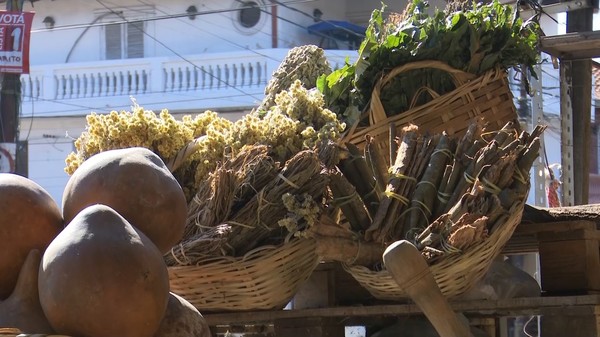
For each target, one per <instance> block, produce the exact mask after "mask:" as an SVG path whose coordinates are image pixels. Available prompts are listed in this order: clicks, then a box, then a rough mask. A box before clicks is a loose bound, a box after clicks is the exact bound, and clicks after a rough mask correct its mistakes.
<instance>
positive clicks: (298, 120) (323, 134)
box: [186, 80, 345, 186]
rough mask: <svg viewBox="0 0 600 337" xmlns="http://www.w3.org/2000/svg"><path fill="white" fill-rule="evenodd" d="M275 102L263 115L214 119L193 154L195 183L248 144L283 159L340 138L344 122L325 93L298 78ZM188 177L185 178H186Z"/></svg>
mask: <svg viewBox="0 0 600 337" xmlns="http://www.w3.org/2000/svg"><path fill="white" fill-rule="evenodd" d="M275 103H276V104H275V106H274V107H272V108H271V109H270V110H269V111H267V112H266V113H265V114H264V115H262V116H261V115H259V114H257V113H250V114H247V115H245V116H243V117H242V118H241V119H239V120H237V121H235V122H234V123H231V124H227V123H224V122H219V123H215V122H213V123H211V124H210V125H208V126H207V127H206V130H205V134H206V136H207V137H205V138H204V139H203V140H202V141H201V142H200V145H199V147H198V150H197V151H196V152H195V153H194V154H193V155H192V156H191V157H190V159H191V160H195V161H196V165H192V167H194V166H195V167H196V172H195V176H194V184H195V186H198V184H199V183H200V182H202V181H204V180H205V179H206V178H207V176H208V174H209V173H210V172H212V171H214V169H215V168H216V165H217V163H218V162H220V161H222V160H223V159H224V156H225V155H235V154H236V153H238V152H239V151H240V150H241V149H242V148H243V147H244V146H246V145H267V146H269V147H270V148H271V155H272V156H273V157H274V158H275V160H278V161H281V162H284V161H286V160H288V159H289V158H291V157H292V156H293V155H294V154H296V153H298V152H299V151H301V150H304V149H310V148H313V147H314V146H315V145H317V143H318V142H321V141H327V140H332V141H337V140H338V139H339V137H340V134H341V133H342V132H343V131H344V129H345V125H344V124H343V123H341V122H340V121H339V120H338V118H337V116H336V115H335V114H334V113H333V112H331V111H330V110H328V109H325V108H324V100H323V95H322V94H321V93H320V92H319V91H317V90H307V89H306V88H304V87H303V86H302V82H301V81H300V80H296V81H295V82H294V83H293V84H292V86H291V87H290V88H289V90H287V91H282V92H281V93H279V94H278V95H277V98H276V99H275ZM187 179H188V178H186V180H187Z"/></svg>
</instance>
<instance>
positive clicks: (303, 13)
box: [237, 0, 365, 38]
mask: <svg viewBox="0 0 600 337" xmlns="http://www.w3.org/2000/svg"><path fill="white" fill-rule="evenodd" d="M237 1H238V2H242V0H237ZM271 2H273V3H276V4H278V5H280V6H282V7H285V8H287V9H289V10H291V11H294V12H296V13H300V14H302V15H304V16H306V17H309V18H311V19H314V20H316V21H317V22H326V23H328V24H330V25H331V26H333V27H335V28H339V29H341V30H343V31H345V32H347V33H350V34H352V35H354V36H357V37H362V38H364V37H365V34H360V33H357V32H355V31H353V30H351V29H348V28H346V27H344V26H340V25H338V24H336V23H334V22H331V21H329V20H323V19H321V18H320V17H316V16H314V15H311V14H309V13H306V12H305V11H302V10H300V9H298V8H295V7H292V6H289V5H288V4H286V3H282V2H281V1H276V0H271Z"/></svg>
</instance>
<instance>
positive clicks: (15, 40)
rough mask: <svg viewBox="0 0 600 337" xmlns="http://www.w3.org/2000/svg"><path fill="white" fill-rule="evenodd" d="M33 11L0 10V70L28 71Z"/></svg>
mask: <svg viewBox="0 0 600 337" xmlns="http://www.w3.org/2000/svg"><path fill="white" fill-rule="evenodd" d="M34 14H35V13H33V12H8V11H0V72H1V73H15V74H28V73H29V37H30V34H31V23H32V21H33V15H34Z"/></svg>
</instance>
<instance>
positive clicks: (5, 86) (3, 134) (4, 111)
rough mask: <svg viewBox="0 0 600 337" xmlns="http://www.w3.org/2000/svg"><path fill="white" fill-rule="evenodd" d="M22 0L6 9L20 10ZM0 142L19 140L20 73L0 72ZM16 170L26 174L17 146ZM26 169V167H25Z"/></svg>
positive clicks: (20, 152) (11, 2)
mask: <svg viewBox="0 0 600 337" xmlns="http://www.w3.org/2000/svg"><path fill="white" fill-rule="evenodd" d="M23 2H24V0H9V1H7V2H6V10H8V11H18V12H20V11H22V10H23ZM0 79H1V80H0V83H1V88H0V121H1V122H2V123H1V128H0V142H4V143H15V144H17V143H18V142H19V115H20V108H21V75H19V74H10V73H0ZM16 148H17V149H16V157H17V160H16V161H15V162H16V164H17V165H16V172H17V173H19V174H22V175H25V176H26V175H27V174H26V170H25V171H24V170H23V167H22V165H19V163H22V161H21V160H19V156H20V155H22V154H23V151H19V146H18V144H17V146H16ZM25 169H26V168H25Z"/></svg>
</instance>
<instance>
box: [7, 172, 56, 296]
mask: <svg viewBox="0 0 600 337" xmlns="http://www.w3.org/2000/svg"><path fill="white" fill-rule="evenodd" d="M62 227H63V219H62V215H61V213H60V209H59V208H58V205H57V204H56V202H55V201H54V200H53V199H52V197H51V196H50V194H49V193H48V192H47V191H46V190H44V189H43V188H42V187H41V186H40V185H38V184H37V183H35V182H34V181H32V180H30V179H28V178H25V177H22V176H19V175H16V174H11V173H0V242H2V245H1V246H0V300H4V299H6V298H7V297H8V296H9V295H10V294H11V293H12V291H13V289H14V287H15V284H16V282H17V278H18V276H19V271H20V270H21V267H22V266H23V263H24V262H25V259H26V258H27V254H29V252H30V251H31V250H32V249H38V250H40V251H44V249H46V247H47V246H48V245H49V244H50V242H51V241H52V239H54V237H56V235H58V233H59V232H60V231H61V230H62Z"/></svg>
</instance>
